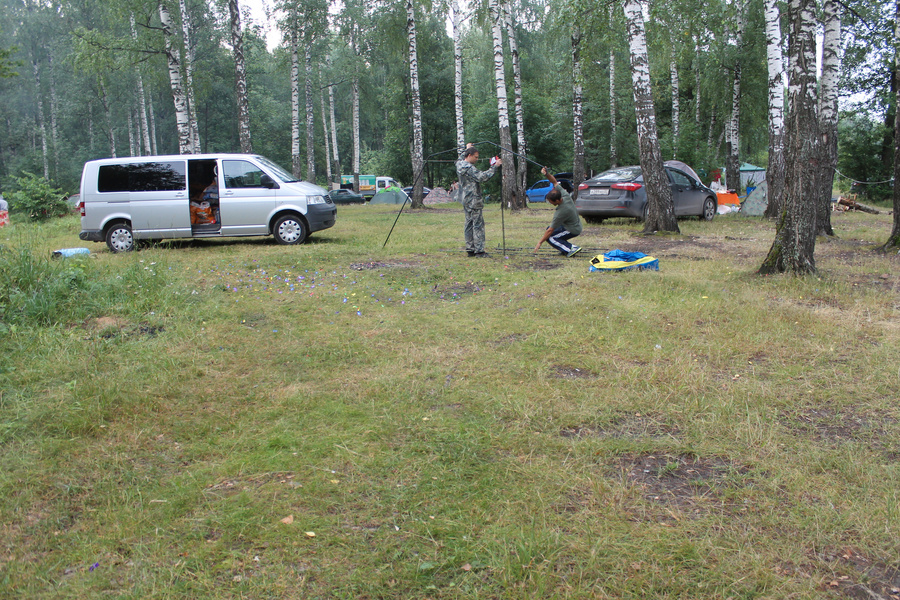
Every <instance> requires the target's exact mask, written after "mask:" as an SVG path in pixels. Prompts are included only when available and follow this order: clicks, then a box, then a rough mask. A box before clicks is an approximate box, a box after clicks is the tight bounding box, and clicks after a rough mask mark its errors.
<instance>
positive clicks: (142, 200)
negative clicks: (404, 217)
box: [78, 154, 337, 252]
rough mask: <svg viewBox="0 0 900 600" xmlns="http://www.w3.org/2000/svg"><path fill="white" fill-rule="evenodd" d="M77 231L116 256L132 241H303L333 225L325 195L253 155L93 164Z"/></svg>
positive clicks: (87, 167) (86, 175)
mask: <svg viewBox="0 0 900 600" xmlns="http://www.w3.org/2000/svg"><path fill="white" fill-rule="evenodd" d="M78 208H79V210H80V212H81V233H80V234H79V235H78V237H79V238H80V239H82V240H85V241H91V242H104V241H105V242H106V245H107V246H109V249H110V250H112V251H113V252H127V251H129V250H134V248H135V245H136V241H137V240H162V239H171V238H222V237H232V236H247V235H271V236H273V237H274V238H275V241H276V242H277V243H279V244H301V243H303V242H304V241H306V238H307V236H308V235H309V234H310V233H312V232H313V231H320V230H322V229H327V228H329V227H332V226H333V225H334V222H335V218H336V215H337V209H336V208H335V207H334V204H333V203H332V202H331V198H330V197H329V196H328V193H327V192H326V191H325V190H324V189H322V188H320V187H319V186H317V185H314V184H312V183H308V182H306V181H300V180H298V179H297V178H296V177H294V176H293V175H291V174H290V173H288V172H287V171H285V170H284V169H282V168H281V167H279V166H278V165H277V164H275V163H273V162H272V161H270V160H269V159H267V158H265V157H262V156H259V155H255V154H183V155H172V156H139V157H129V158H107V159H102V160H92V161H89V162H86V163H85V164H84V171H83V172H82V175H81V190H80V201H79V203H78Z"/></svg>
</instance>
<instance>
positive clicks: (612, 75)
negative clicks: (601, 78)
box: [609, 50, 619, 167]
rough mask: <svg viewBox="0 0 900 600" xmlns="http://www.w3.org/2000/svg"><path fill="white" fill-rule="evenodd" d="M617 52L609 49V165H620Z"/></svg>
mask: <svg viewBox="0 0 900 600" xmlns="http://www.w3.org/2000/svg"><path fill="white" fill-rule="evenodd" d="M616 110H617V109H616V54H615V52H614V51H612V50H610V51H609V166H610V167H618V166H619V156H618V148H617V144H616V138H617V137H618V135H619V132H618V129H616Z"/></svg>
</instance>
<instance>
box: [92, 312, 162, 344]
mask: <svg viewBox="0 0 900 600" xmlns="http://www.w3.org/2000/svg"><path fill="white" fill-rule="evenodd" d="M82 328H83V329H86V330H88V331H89V332H91V333H92V334H93V336H92V337H94V336H95V337H98V338H101V339H104V340H111V339H115V338H121V339H127V338H134V337H151V338H152V337H156V336H157V335H159V334H160V333H162V332H164V331H165V330H166V328H165V327H163V326H162V325H151V324H150V323H138V324H133V323H129V322H128V321H127V320H125V319H122V318H120V317H98V318H96V319H88V320H87V321H85V322H84V324H83V325H82ZM88 339H90V338H88Z"/></svg>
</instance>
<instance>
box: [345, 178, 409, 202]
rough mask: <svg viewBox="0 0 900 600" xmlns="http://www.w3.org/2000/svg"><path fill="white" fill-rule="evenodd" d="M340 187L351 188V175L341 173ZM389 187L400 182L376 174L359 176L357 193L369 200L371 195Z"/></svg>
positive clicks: (397, 185) (398, 185)
mask: <svg viewBox="0 0 900 600" xmlns="http://www.w3.org/2000/svg"><path fill="white" fill-rule="evenodd" d="M341 187H342V188H343V189H345V190H352V189H353V175H341ZM389 187H400V184H399V183H397V182H396V181H395V180H394V178H392V177H380V176H378V175H360V176H359V193H360V194H362V195H363V196H364V197H365V198H366V200H371V199H372V196H374V195H375V194H377V193H378V192H381V191H384V190H385V189H387V188H389Z"/></svg>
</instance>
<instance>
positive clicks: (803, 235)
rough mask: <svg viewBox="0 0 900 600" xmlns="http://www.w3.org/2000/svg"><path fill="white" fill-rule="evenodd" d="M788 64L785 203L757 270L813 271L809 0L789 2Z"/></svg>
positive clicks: (812, 13) (815, 151) (814, 147)
mask: <svg viewBox="0 0 900 600" xmlns="http://www.w3.org/2000/svg"><path fill="white" fill-rule="evenodd" d="M788 17H789V21H790V27H791V36H790V38H789V39H790V44H789V48H788V64H789V65H790V66H791V76H790V87H789V88H788V94H789V102H788V106H789V107H790V108H789V111H788V115H789V116H788V127H787V131H788V143H787V150H788V151H787V152H786V157H787V160H786V163H787V169H786V173H785V206H784V210H783V211H782V213H781V217H780V219H779V223H778V229H777V232H776V233H775V241H774V242H773V243H772V247H771V248H770V250H769V254H768V256H766V259H765V261H763V264H762V266H761V267H760V268H759V271H758V272H759V273H760V274H762V275H769V274H773V273H784V272H789V273H791V274H794V275H804V274H809V273H815V271H816V261H815V248H816V200H817V198H816V196H815V190H816V184H815V179H816V178H817V177H818V175H819V159H820V152H819V148H818V139H819V132H818V121H817V118H816V72H815V70H816V54H815V27H816V3H815V0H791V1H790V4H789V8H788Z"/></svg>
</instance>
